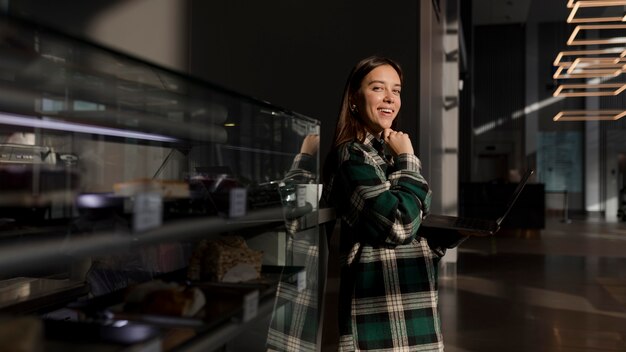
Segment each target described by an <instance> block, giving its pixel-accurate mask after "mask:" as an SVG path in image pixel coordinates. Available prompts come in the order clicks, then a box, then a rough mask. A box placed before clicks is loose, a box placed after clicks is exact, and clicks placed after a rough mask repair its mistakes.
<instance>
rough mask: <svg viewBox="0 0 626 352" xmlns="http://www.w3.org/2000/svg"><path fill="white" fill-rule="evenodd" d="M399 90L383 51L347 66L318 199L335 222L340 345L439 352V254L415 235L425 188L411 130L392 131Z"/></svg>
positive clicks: (395, 69)
mask: <svg viewBox="0 0 626 352" xmlns="http://www.w3.org/2000/svg"><path fill="white" fill-rule="evenodd" d="M401 88H402V70H401V68H400V66H399V65H398V64H397V63H396V62H394V61H392V60H390V59H388V58H382V57H370V58H366V59H364V60H362V61H360V62H359V63H358V64H357V65H356V66H355V67H354V68H353V70H352V72H351V73H350V76H349V77H348V81H347V83H346V86H345V90H344V95H343V100H342V103H341V111H340V114H339V120H338V122H337V127H336V131H335V138H334V143H333V148H332V150H331V152H330V153H329V155H328V158H327V159H326V163H325V167H324V181H325V190H324V193H325V194H324V199H325V201H326V202H327V203H328V204H329V205H330V206H333V207H335V209H336V212H337V215H338V217H340V219H341V238H340V248H339V251H340V264H341V286H340V293H339V334H340V341H339V349H340V350H341V351H355V350H361V351H362V350H377V351H392V350H393V351H443V341H442V336H441V329H440V324H439V312H438V309H437V274H436V268H437V263H438V260H439V257H438V255H437V254H436V252H434V251H433V250H431V249H430V248H429V246H428V244H427V242H426V240H425V239H424V238H421V237H419V236H417V235H416V233H417V230H418V227H419V225H420V222H421V219H422V217H423V216H424V215H425V214H426V213H427V212H428V208H429V204H430V190H429V188H428V184H427V182H426V180H424V178H423V177H422V175H421V174H420V167H421V166H420V161H419V159H418V158H417V157H416V156H415V154H414V152H413V146H412V144H411V140H410V138H409V136H408V135H407V134H406V133H403V132H399V131H395V130H394V122H395V119H396V116H397V115H398V111H399V110H400V106H401V99H400V92H401Z"/></svg>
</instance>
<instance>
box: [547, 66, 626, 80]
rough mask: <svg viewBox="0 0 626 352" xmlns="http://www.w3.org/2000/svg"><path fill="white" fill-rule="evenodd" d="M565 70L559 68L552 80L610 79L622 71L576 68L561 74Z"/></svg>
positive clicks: (620, 69) (619, 68)
mask: <svg viewBox="0 0 626 352" xmlns="http://www.w3.org/2000/svg"><path fill="white" fill-rule="evenodd" d="M564 69H565V68H564V67H563V66H559V68H557V69H556V72H555V73H554V75H552V78H554V79H578V78H611V77H617V76H619V75H621V74H622V73H623V72H624V71H623V70H622V67H618V68H601V69H598V68H583V67H578V68H577V70H575V71H573V72H572V73H563V70H564Z"/></svg>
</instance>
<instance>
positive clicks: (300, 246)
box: [266, 154, 320, 352]
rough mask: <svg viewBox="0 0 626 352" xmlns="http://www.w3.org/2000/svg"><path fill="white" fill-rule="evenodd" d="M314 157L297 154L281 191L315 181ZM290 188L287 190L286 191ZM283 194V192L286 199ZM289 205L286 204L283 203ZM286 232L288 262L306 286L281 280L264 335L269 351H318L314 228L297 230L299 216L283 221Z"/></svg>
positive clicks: (316, 252) (288, 278)
mask: <svg viewBox="0 0 626 352" xmlns="http://www.w3.org/2000/svg"><path fill="white" fill-rule="evenodd" d="M316 165H317V160H316V159H315V157H313V156H311V155H308V154H298V155H297V156H296V157H295V159H294V162H293V165H292V167H291V170H290V171H289V172H288V173H287V175H286V177H285V179H284V183H285V185H283V187H282V190H281V192H283V193H288V192H293V187H290V186H293V185H296V184H307V183H314V182H315V181H316V179H317V173H316V168H315V167H316ZM287 189H289V191H286V190H287ZM285 196H286V194H283V198H285ZM285 205H286V206H290V205H289V204H285ZM285 225H286V229H287V233H288V235H289V236H288V240H287V257H288V258H290V263H289V264H290V265H294V266H303V267H304V268H305V272H306V287H305V288H304V289H302V290H298V285H297V282H293V280H292V278H291V277H287V278H285V280H281V281H280V282H279V284H278V288H277V293H276V303H275V305H274V312H273V314H272V322H271V324H270V328H269V331H268V335H267V346H266V347H267V350H268V351H285V352H287V351H304V352H306V351H318V350H319V348H318V346H317V335H318V326H319V313H320V311H319V309H320V307H319V304H320V303H319V302H320V301H319V299H318V298H319V297H318V293H319V290H318V288H319V284H320V283H319V282H318V268H319V243H318V241H319V235H318V231H317V228H316V229H307V230H304V231H298V229H299V221H298V219H293V220H287V219H286V220H285Z"/></svg>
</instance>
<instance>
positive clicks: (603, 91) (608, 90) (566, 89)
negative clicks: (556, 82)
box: [552, 83, 626, 97]
mask: <svg viewBox="0 0 626 352" xmlns="http://www.w3.org/2000/svg"><path fill="white" fill-rule="evenodd" d="M581 89H582V90H583V91H578V92H577V91H576V90H581ZM624 89H626V83H602V84H562V85H560V86H559V87H558V88H557V89H556V90H555V91H554V93H553V94H552V96H555V97H558V96H562V97H602V96H615V95H618V94H620V93H621V92H623V91H624Z"/></svg>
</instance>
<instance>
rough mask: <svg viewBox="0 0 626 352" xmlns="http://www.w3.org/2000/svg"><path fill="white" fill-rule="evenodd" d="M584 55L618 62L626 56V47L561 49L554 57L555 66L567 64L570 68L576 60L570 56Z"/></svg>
mask: <svg viewBox="0 0 626 352" xmlns="http://www.w3.org/2000/svg"><path fill="white" fill-rule="evenodd" d="M570 56H571V57H575V58H579V57H583V56H593V58H594V59H597V60H598V61H605V60H606V61H610V62H613V63H618V62H620V60H621V59H622V58H624V57H626V49H624V47H622V46H620V47H614V48H606V49H598V50H573V51H561V52H560V53H559V54H558V55H557V56H556V59H554V63H553V65H554V66H565V68H568V67H569V65H571V64H572V63H573V62H574V61H568V60H569V59H568V58H569V57H570Z"/></svg>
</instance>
